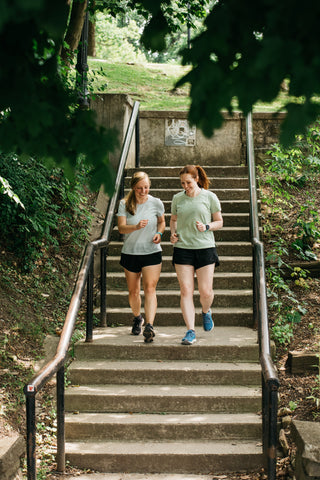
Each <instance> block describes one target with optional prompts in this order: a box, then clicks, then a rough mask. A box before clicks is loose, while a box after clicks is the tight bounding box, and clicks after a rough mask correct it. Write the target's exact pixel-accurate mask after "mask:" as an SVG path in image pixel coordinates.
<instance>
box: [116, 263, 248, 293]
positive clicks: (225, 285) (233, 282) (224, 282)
mask: <svg viewBox="0 0 320 480" xmlns="http://www.w3.org/2000/svg"><path fill="white" fill-rule="evenodd" d="M109 265H110V264H109V263H108V266H109ZM111 268H112V267H111ZM169 268H170V270H173V266H172V265H171V264H166V263H163V264H162V272H161V275H160V279H159V282H158V285H157V290H166V289H168V288H170V289H171V290H172V289H174V290H179V283H178V279H177V275H176V274H175V272H174V271H173V272H167V271H166V270H167V269H169ZM219 269H220V266H219ZM214 284H215V285H218V286H219V288H222V289H238V290H240V289H242V288H243V289H252V273H250V272H240V273H229V272H223V273H220V272H216V273H215V275H214ZM197 285H198V282H197V277H195V288H197ZM107 289H111V290H126V291H127V282H126V279H125V276H124V273H123V272H113V271H108V273H107Z"/></svg>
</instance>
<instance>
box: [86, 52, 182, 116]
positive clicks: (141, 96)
mask: <svg viewBox="0 0 320 480" xmlns="http://www.w3.org/2000/svg"><path fill="white" fill-rule="evenodd" d="M89 69H90V71H91V72H94V80H93V88H94V91H97V89H99V88H100V89H101V87H102V90H101V92H104V93H125V94H128V95H130V97H131V98H132V99H133V100H137V101H139V102H140V108H141V110H188V108H189V105H190V100H189V96H188V95H189V86H184V87H183V88H179V89H178V91H177V92H175V93H174V92H173V88H174V85H175V83H176V81H177V80H178V79H179V78H181V76H182V75H184V73H186V72H187V71H188V68H186V67H181V66H179V65H168V64H156V63H147V64H137V63H136V64H125V63H123V64H122V63H108V62H106V61H103V60H97V59H90V60H89ZM101 71H103V72H104V75H101V74H99V72H101Z"/></svg>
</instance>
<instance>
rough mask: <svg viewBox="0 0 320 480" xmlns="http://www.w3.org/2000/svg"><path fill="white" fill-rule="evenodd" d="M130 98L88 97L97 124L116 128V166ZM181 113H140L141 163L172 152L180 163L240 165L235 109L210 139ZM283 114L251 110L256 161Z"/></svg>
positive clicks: (242, 132)
mask: <svg viewBox="0 0 320 480" xmlns="http://www.w3.org/2000/svg"><path fill="white" fill-rule="evenodd" d="M132 107H133V101H132V99H131V98H130V97H129V96H128V95H123V94H121V95H117V94H101V95H100V94H99V95H97V96H96V98H95V99H94V100H92V101H91V108H92V109H93V110H95V111H96V113H97V120H98V124H99V125H103V126H105V127H106V128H115V129H117V131H118V134H117V136H118V140H119V148H118V149H117V150H116V151H115V152H114V153H113V154H112V155H110V160H111V162H112V164H113V165H114V166H115V167H116V166H117V165H118V161H119V158H120V153H121V144H122V142H123V139H124V136H125V133H126V128H127V125H128V122H129V119H130V115H131V111H132ZM187 115H188V113H187V112H174V111H168V112H163V111H141V112H140V163H141V165H142V166H143V165H172V164H173V163H174V162H175V161H176V158H177V156H179V157H181V165H182V164H184V165H185V164H187V163H196V164H201V165H241V164H243V163H245V161H246V121H245V117H244V116H243V115H242V114H241V113H240V112H238V113H235V114H234V115H233V116H230V115H228V114H225V115H224V124H223V126H222V128H220V129H219V130H216V131H215V132H214V135H213V136H212V137H211V138H206V137H205V136H204V135H203V134H202V132H201V130H199V129H196V128H195V127H194V128H193V129H192V128H191V127H190V126H189V124H188V121H187ZM283 119H284V114H278V115H277V116H276V115H275V114H272V113H254V114H253V133H254V146H255V154H256V161H257V163H259V162H261V161H263V158H264V155H265V152H266V151H267V150H268V149H269V148H270V147H271V146H272V144H273V143H275V142H278V140H279V133H280V125H281V122H282V121H283ZM134 155H135V138H133V142H132V146H131V149H130V153H129V157H128V163H127V167H133V166H134V164H135V158H134Z"/></svg>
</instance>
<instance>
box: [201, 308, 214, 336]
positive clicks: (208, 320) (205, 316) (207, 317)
mask: <svg viewBox="0 0 320 480" xmlns="http://www.w3.org/2000/svg"><path fill="white" fill-rule="evenodd" d="M202 325H203V330H205V331H206V332H210V331H211V330H213V327H214V323H213V320H212V314H211V310H209V312H208V313H203V312H202Z"/></svg>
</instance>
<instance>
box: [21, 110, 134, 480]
mask: <svg viewBox="0 0 320 480" xmlns="http://www.w3.org/2000/svg"><path fill="white" fill-rule="evenodd" d="M138 122H139V102H135V103H134V105H133V109H132V113H131V117H130V121H129V124H128V128H127V132H126V135H125V139H124V142H123V146H122V150H121V155H120V160H119V165H118V171H117V175H116V180H115V187H114V193H113V195H112V197H111V199H110V201H109V204H108V210H107V213H106V217H105V222H104V226H103V231H102V235H101V237H100V238H99V239H98V240H95V241H93V242H89V243H88V244H87V245H86V247H85V249H84V253H83V255H82V259H81V263H80V267H79V270H78V274H77V277H76V281H75V286H74V290H73V293H72V297H71V301H70V304H69V309H68V312H67V315H66V318H65V322H64V326H63V329H62V332H61V336H60V341H59V344H58V346H57V350H56V354H55V356H54V357H53V358H52V359H51V360H50V361H49V362H48V363H47V364H46V365H44V367H43V368H42V369H41V370H40V371H39V372H38V373H37V374H36V375H35V376H34V377H33V378H32V379H31V381H30V382H29V383H28V384H27V385H26V386H25V388H24V393H25V396H26V415H27V478H28V480H36V421H35V418H36V413H35V397H36V394H37V393H38V392H39V391H40V390H41V389H42V388H43V387H44V385H45V384H46V383H47V382H48V381H49V380H50V379H51V378H52V377H53V375H54V374H55V373H56V374H57V387H56V388H57V470H58V471H59V472H64V470H65V427H64V365H65V363H66V362H67V360H68V349H69V346H70V342H71V338H72V333H73V330H74V326H75V322H76V319H77V315H78V312H79V309H80V304H81V299H82V297H83V295H84V292H85V288H86V286H87V322H86V341H87V342H91V341H92V331H93V274H94V254H95V252H96V251H97V250H98V249H100V250H101V264H100V267H101V272H100V275H101V284H100V291H101V306H100V315H101V325H102V326H106V308H105V307H106V304H105V298H106V282H105V272H106V249H107V246H108V244H109V239H110V235H111V232H112V225H113V216H114V213H115V208H116V204H117V200H118V197H119V192H120V188H121V185H122V181H123V175H124V169H125V166H126V162H127V157H128V153H129V149H130V145H131V141H132V138H133V133H134V131H135V129H136V132H139V128H138ZM137 142H138V143H139V138H138V136H137V134H136V143H137ZM138 153H139V149H138V148H137V146H136V155H138ZM135 165H136V167H137V166H139V158H137V157H136V160H135Z"/></svg>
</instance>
